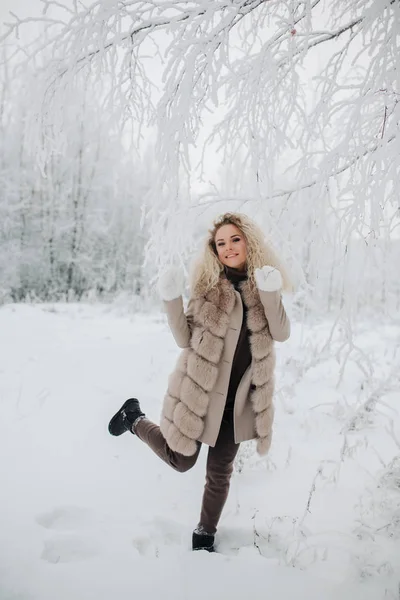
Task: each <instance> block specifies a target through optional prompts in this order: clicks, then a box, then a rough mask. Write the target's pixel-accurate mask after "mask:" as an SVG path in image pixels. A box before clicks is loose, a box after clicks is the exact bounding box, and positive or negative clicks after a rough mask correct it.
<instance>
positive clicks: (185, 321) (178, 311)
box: [164, 296, 193, 348]
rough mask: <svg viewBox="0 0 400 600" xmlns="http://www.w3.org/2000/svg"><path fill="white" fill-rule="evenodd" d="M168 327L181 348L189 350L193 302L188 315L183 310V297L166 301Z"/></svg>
mask: <svg viewBox="0 0 400 600" xmlns="http://www.w3.org/2000/svg"><path fill="white" fill-rule="evenodd" d="M164 307H165V312H166V313H167V319H168V325H169V327H170V329H171V332H172V335H173V336H174V338H175V341H176V343H177V345H178V346H179V348H188V347H189V346H190V338H191V335H192V324H193V300H190V301H189V304H188V307H187V311H186V313H185V312H184V310H183V300H182V296H179V298H175V299H174V300H164Z"/></svg>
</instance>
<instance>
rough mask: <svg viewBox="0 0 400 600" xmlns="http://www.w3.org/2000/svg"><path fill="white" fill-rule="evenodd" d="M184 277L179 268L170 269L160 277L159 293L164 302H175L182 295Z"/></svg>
mask: <svg viewBox="0 0 400 600" xmlns="http://www.w3.org/2000/svg"><path fill="white" fill-rule="evenodd" d="M183 287H184V277H183V273H182V270H181V269H180V268H179V267H168V268H167V269H166V270H165V271H164V273H162V274H161V275H160V278H159V280H158V283H157V289H158V293H159V294H160V296H161V298H162V299H163V300H166V301H168V300H175V298H179V296H181V295H182V292H183Z"/></svg>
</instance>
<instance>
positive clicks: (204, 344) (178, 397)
mask: <svg viewBox="0 0 400 600" xmlns="http://www.w3.org/2000/svg"><path fill="white" fill-rule="evenodd" d="M242 297H243V301H244V303H245V304H246V306H247V309H248V310H247V326H248V329H249V334H250V348H251V353H252V358H253V369H252V385H251V388H250V392H249V401H250V402H251V403H252V407H253V411H254V427H255V431H256V436H257V451H258V453H259V454H261V455H263V454H266V453H267V452H268V449H269V447H270V445H271V433H272V423H273V418H274V408H273V404H272V398H273V393H274V368H275V353H274V345H273V340H272V337H271V334H270V332H269V328H268V321H267V318H266V316H265V313H264V308H263V306H262V304H261V301H260V297H259V294H258V290H257V288H256V286H255V284H254V283H253V282H251V281H246V282H244V283H243V284H242ZM235 298H236V296H235V292H234V288H233V286H232V284H231V283H230V282H229V281H228V280H227V279H224V278H221V279H220V280H219V282H218V285H217V286H215V287H214V288H213V289H212V290H210V291H209V292H206V293H204V295H203V296H201V295H200V296H199V297H197V299H196V301H195V303H194V307H195V308H194V314H193V327H192V334H191V342H190V348H186V349H185V350H184V351H183V352H182V354H181V355H180V357H179V359H178V363H177V366H176V369H175V371H174V372H173V373H172V375H171V376H170V379H169V386H168V392H167V394H166V397H165V400H164V405H163V411H162V418H161V431H162V433H163V435H164V437H165V438H166V440H167V443H168V445H169V446H170V448H171V449H172V450H174V451H176V452H180V453H181V454H184V455H186V456H191V455H192V454H194V453H195V452H196V449H197V440H199V439H200V437H201V435H202V433H203V430H204V423H205V419H206V418H207V411H208V406H209V393H210V392H211V391H212V390H213V388H214V386H215V383H216V381H217V378H218V372H219V364H220V361H221V357H222V354H223V348H224V340H225V336H226V333H227V330H228V327H229V321H230V314H231V312H232V310H233V308H234V306H235Z"/></svg>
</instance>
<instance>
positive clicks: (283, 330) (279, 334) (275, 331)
mask: <svg viewBox="0 0 400 600" xmlns="http://www.w3.org/2000/svg"><path fill="white" fill-rule="evenodd" d="M259 294H260V300H261V302H262V305H263V307H264V311H265V316H266V317H267V321H268V325H269V330H270V332H271V336H272V338H273V339H274V340H276V341H277V342H284V341H286V340H287V339H288V338H289V336H290V321H289V317H288V316H287V314H286V311H285V308H284V306H283V303H282V296H281V293H280V292H263V291H261V290H259Z"/></svg>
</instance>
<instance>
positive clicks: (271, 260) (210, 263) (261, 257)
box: [191, 213, 292, 295]
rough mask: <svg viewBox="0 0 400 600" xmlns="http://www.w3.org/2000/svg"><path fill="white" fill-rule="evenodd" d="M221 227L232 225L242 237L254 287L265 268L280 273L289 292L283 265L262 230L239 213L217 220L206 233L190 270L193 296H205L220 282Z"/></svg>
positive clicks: (250, 278) (249, 273) (290, 287)
mask: <svg viewBox="0 0 400 600" xmlns="http://www.w3.org/2000/svg"><path fill="white" fill-rule="evenodd" d="M223 225H235V227H237V228H238V229H239V230H240V231H241V232H242V234H243V236H244V238H245V242H246V250H247V261H246V262H247V274H248V278H249V280H250V281H251V282H252V283H253V284H254V285H255V277H254V273H255V270H256V269H261V267H263V266H264V265H270V266H272V267H275V268H277V269H279V271H280V272H281V275H282V281H283V290H285V291H290V290H291V289H292V285H291V282H290V279H289V277H288V274H287V272H286V269H285V267H284V265H283V263H282V262H281V261H280V260H279V258H278V257H277V255H276V253H275V251H274V249H273V248H272V246H271V245H270V244H268V243H267V242H266V241H265V239H264V235H263V233H262V231H261V229H260V228H259V227H258V226H257V225H256V224H255V223H254V221H252V220H251V219H250V218H249V217H248V216H247V215H244V214H240V213H225V214H223V215H221V216H220V217H218V218H217V219H216V220H215V221H214V223H213V227H212V229H210V230H209V232H208V236H207V239H206V243H205V246H204V250H203V252H202V254H201V256H200V258H199V259H198V260H197V261H196V263H195V265H194V268H193V270H192V277H191V280H192V285H191V289H192V290H193V292H194V294H195V295H204V294H206V293H207V292H208V291H209V290H211V289H212V288H213V287H215V286H216V285H217V283H218V281H219V278H220V276H221V273H222V272H223V270H224V265H223V264H222V263H221V262H220V260H219V258H218V254H217V248H216V244H215V236H216V234H217V231H218V230H219V229H220V228H221V227H222V226H223Z"/></svg>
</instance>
